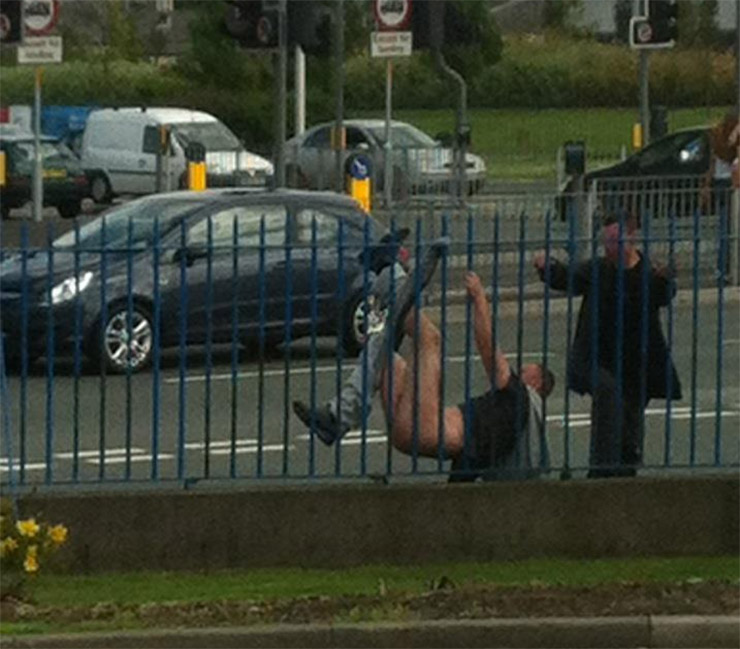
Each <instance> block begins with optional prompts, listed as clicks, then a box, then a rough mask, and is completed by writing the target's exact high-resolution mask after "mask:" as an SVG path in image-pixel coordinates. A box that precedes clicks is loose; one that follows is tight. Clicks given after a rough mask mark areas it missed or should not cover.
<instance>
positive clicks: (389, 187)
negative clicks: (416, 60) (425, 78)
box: [383, 58, 393, 208]
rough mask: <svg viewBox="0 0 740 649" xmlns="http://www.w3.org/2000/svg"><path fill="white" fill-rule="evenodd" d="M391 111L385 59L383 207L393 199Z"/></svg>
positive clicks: (388, 67)
mask: <svg viewBox="0 0 740 649" xmlns="http://www.w3.org/2000/svg"><path fill="white" fill-rule="evenodd" d="M392 110H393V60H392V59H390V58H389V59H386V63H385V152H384V157H385V159H384V160H383V163H384V167H383V170H384V172H385V178H384V179H383V180H384V182H383V193H384V197H385V206H386V208H389V207H390V206H391V200H392V197H393V143H392V142H391V137H392V136H391V134H392V129H391V113H392Z"/></svg>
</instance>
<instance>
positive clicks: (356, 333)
mask: <svg viewBox="0 0 740 649" xmlns="http://www.w3.org/2000/svg"><path fill="white" fill-rule="evenodd" d="M385 316H386V312H385V311H384V310H382V309H381V308H380V305H379V303H378V300H377V298H376V297H375V296H374V295H368V296H367V335H368V336H370V335H372V334H376V333H380V332H381V331H383V327H384V326H385ZM352 337H353V338H354V340H355V342H356V343H357V345H358V347H362V346H363V345H364V344H365V304H364V301H363V300H362V298H360V301H359V302H358V303H357V305H356V306H355V310H354V313H353V314H352Z"/></svg>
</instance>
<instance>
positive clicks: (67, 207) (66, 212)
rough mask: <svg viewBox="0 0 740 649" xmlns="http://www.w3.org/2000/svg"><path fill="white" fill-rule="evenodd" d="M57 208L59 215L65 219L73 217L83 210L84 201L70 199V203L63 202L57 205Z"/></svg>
mask: <svg viewBox="0 0 740 649" xmlns="http://www.w3.org/2000/svg"><path fill="white" fill-rule="evenodd" d="M57 210H59V216H61V217H62V218H63V219H73V218H74V217H75V216H77V215H78V214H79V213H80V212H81V211H82V202H81V201H70V202H69V203H62V204H60V205H57Z"/></svg>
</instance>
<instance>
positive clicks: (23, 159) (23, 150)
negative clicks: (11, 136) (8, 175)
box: [9, 140, 76, 167]
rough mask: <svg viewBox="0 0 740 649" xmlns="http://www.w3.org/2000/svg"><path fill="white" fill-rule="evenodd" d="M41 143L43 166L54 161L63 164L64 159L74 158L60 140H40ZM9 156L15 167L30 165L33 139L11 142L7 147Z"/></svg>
mask: <svg viewBox="0 0 740 649" xmlns="http://www.w3.org/2000/svg"><path fill="white" fill-rule="evenodd" d="M40 144H41V161H42V163H43V164H44V165H45V166H49V165H50V164H53V163H54V162H58V163H60V164H63V161H65V160H75V159H76V158H75V155H74V154H73V153H72V152H71V151H70V150H69V149H68V148H67V147H66V146H65V145H63V144H61V143H60V142H49V141H48V140H42V141H41V142H40ZM9 150H10V157H11V158H12V161H13V163H14V164H15V165H16V167H25V166H28V165H32V164H33V161H34V157H35V154H34V144H33V140H19V141H16V142H13V144H12V145H11V146H10V147H9Z"/></svg>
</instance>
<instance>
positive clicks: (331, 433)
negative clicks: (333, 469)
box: [293, 401, 347, 446]
mask: <svg viewBox="0 0 740 649" xmlns="http://www.w3.org/2000/svg"><path fill="white" fill-rule="evenodd" d="M293 412H295V414H296V416H297V417H298V419H300V420H301V421H302V422H303V423H304V424H305V426H306V428H308V429H309V430H312V431H313V433H315V435H316V436H317V437H318V438H319V439H320V440H321V441H322V442H323V443H324V444H326V445H327V446H331V445H332V444H333V443H334V442H336V441H337V439H339V438H340V437H342V435H343V434H344V433H346V432H347V430H342V427H340V426H339V422H338V421H337V420H336V418H335V417H334V413H332V411H331V409H330V408H329V406H328V405H326V404H324V405H323V406H318V407H317V408H316V410H314V413H313V417H312V416H311V408H310V407H309V406H308V405H306V404H305V403H303V401H294V402H293ZM312 424H313V428H312Z"/></svg>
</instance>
